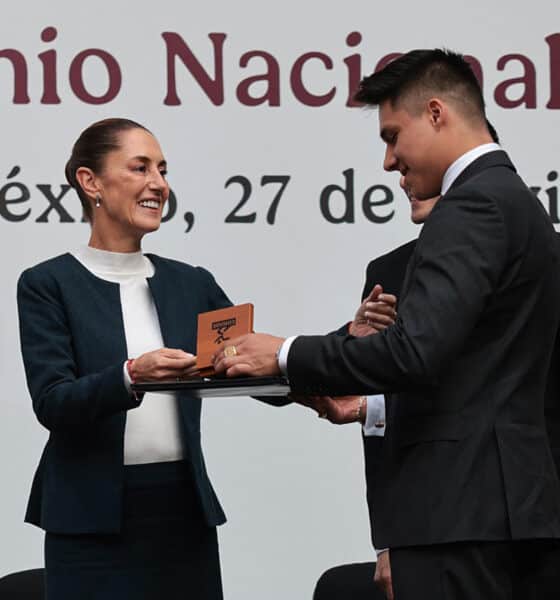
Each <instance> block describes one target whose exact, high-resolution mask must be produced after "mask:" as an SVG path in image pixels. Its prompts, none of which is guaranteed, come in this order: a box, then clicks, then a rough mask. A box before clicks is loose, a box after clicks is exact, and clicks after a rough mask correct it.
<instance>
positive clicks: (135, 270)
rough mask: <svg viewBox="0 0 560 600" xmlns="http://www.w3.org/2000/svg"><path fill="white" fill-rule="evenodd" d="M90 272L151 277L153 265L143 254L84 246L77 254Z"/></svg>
mask: <svg viewBox="0 0 560 600" xmlns="http://www.w3.org/2000/svg"><path fill="white" fill-rule="evenodd" d="M75 256H76V258H78V260H80V262H81V263H82V264H84V265H85V266H86V267H87V268H88V269H89V270H90V271H92V272H94V273H96V274H98V275H101V276H103V275H128V276H130V275H140V276H144V277H146V276H149V275H150V273H149V271H150V268H149V265H150V264H151V263H150V262H149V260H148V259H147V258H146V257H145V256H144V255H143V254H142V252H108V251H107V250H99V249H97V248H92V247H91V246H82V247H81V248H79V250H78V251H77V252H76V253H75Z"/></svg>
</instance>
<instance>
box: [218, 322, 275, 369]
mask: <svg viewBox="0 0 560 600" xmlns="http://www.w3.org/2000/svg"><path fill="white" fill-rule="evenodd" d="M283 342H284V338H280V337H274V336H272V335H268V334H266V333H249V334H248V335H243V336H241V337H238V338H235V339H233V340H228V341H227V342H226V343H225V344H224V345H223V346H222V347H221V348H220V350H218V352H216V353H215V354H214V356H213V357H212V362H213V364H214V369H215V370H216V373H225V374H226V375H227V376H228V377H241V376H246V377H247V376H255V377H257V376H265V375H280V368H279V367H278V358H277V353H278V350H279V348H280V346H281V345H282V343H283Z"/></svg>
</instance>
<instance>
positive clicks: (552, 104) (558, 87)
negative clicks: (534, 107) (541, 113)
mask: <svg viewBox="0 0 560 600" xmlns="http://www.w3.org/2000/svg"><path fill="white" fill-rule="evenodd" d="M544 39H545V41H546V43H547V44H548V49H549V57H550V61H549V62H550V99H549V101H548V102H547V105H546V108H560V33H553V34H552V35H549V36H548V37H545V38H544Z"/></svg>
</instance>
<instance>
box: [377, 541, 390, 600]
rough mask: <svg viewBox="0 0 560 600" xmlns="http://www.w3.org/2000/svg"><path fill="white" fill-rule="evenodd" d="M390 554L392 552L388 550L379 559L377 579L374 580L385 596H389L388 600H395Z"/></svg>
mask: <svg viewBox="0 0 560 600" xmlns="http://www.w3.org/2000/svg"><path fill="white" fill-rule="evenodd" d="M389 552H390V550H386V551H385V552H382V553H381V554H380V555H379V556H378V557H377V565H376V567H375V577H374V578H373V580H374V581H375V583H376V584H377V586H378V587H379V588H381V590H382V591H383V593H384V594H385V596H387V600H393V579H392V577H391V561H390V558H389Z"/></svg>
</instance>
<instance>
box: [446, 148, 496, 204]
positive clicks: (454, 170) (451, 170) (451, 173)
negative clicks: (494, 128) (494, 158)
mask: <svg viewBox="0 0 560 600" xmlns="http://www.w3.org/2000/svg"><path fill="white" fill-rule="evenodd" d="M495 150H501V148H500V146H499V145H498V144H495V143H494V142H490V143H489V144H482V145H481V146H476V148H473V149H472V150H469V151H468V152H465V154H463V155H461V156H459V158H458V159H457V160H456V161H455V162H454V163H452V164H451V165H450V166H449V167H448V169H447V171H445V175H444V176H443V181H442V183H441V195H442V196H443V195H444V194H446V193H447V192H448V191H449V188H450V187H451V186H452V185H453V182H454V181H455V180H456V179H457V177H459V175H460V174H461V173H462V172H463V171H464V170H465V169H466V168H467V167H468V166H469V165H470V164H471V163H473V162H474V161H475V160H476V159H477V158H480V157H481V156H483V155H484V154H488V152H494V151H495Z"/></svg>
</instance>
